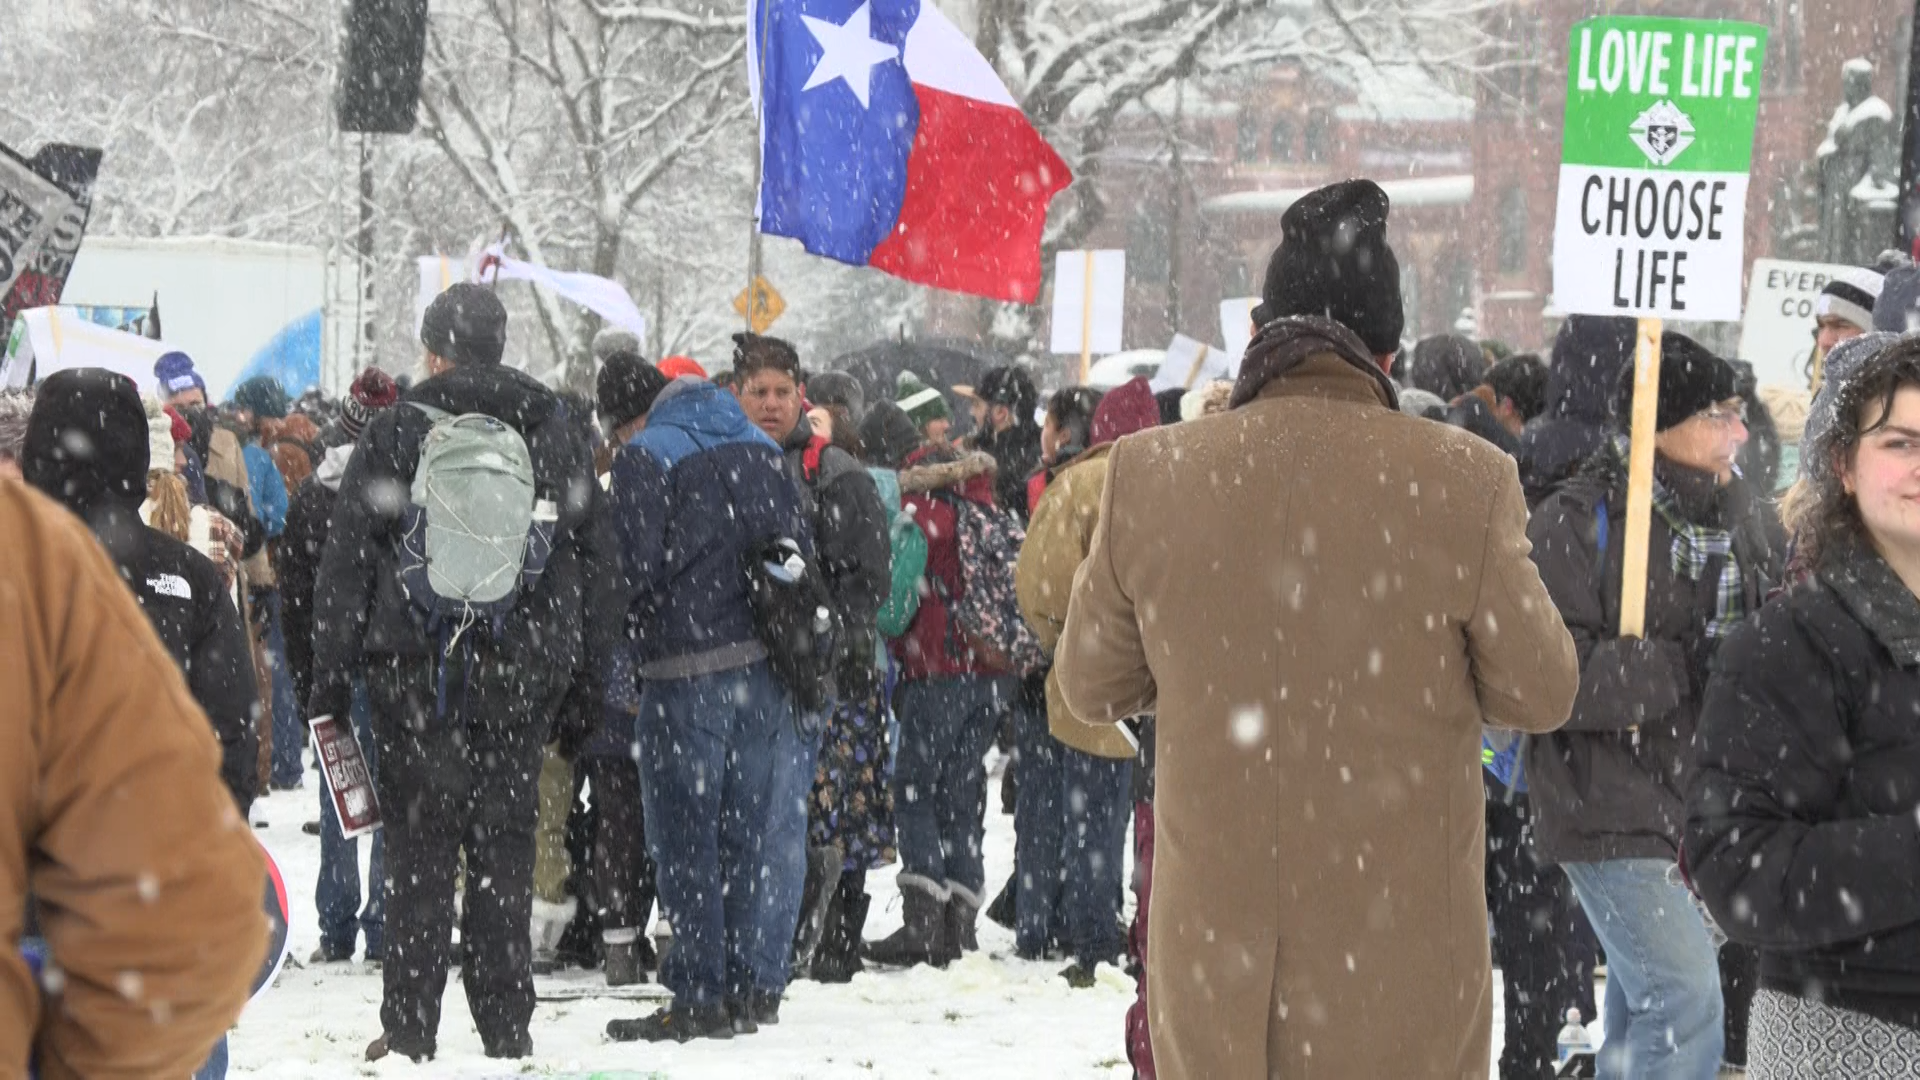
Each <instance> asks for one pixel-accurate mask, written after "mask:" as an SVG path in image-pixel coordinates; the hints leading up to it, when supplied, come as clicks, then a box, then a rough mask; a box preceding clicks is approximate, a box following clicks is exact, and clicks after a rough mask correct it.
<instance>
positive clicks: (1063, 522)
mask: <svg viewBox="0 0 1920 1080" xmlns="http://www.w3.org/2000/svg"><path fill="white" fill-rule="evenodd" d="M1112 449H1113V447H1112V445H1111V444H1109V445H1107V446H1100V447H1095V448H1094V449H1092V450H1089V451H1087V452H1086V453H1085V454H1082V455H1081V456H1080V457H1079V458H1078V459H1077V460H1075V461H1074V462H1073V463H1072V464H1070V465H1068V466H1067V468H1066V469H1065V470H1064V471H1063V472H1061V473H1060V475H1059V476H1058V477H1056V478H1055V479H1054V481H1053V483H1051V484H1049V485H1047V492H1046V494H1045V495H1042V496H1041V497H1040V505H1038V506H1036V507H1034V510H1033V522H1032V524H1030V525H1029V526H1027V542H1026V544H1025V545H1023V546H1022V547H1021V548H1020V561H1019V562H1017V563H1015V564H1014V567H1013V584H1014V588H1015V589H1016V590H1018V592H1019V594H1020V614H1021V615H1022V616H1023V617H1025V618H1026V620H1027V625H1029V626H1031V627H1033V633H1034V636H1035V637H1037V638H1039V639H1040V647H1041V648H1043V649H1045V650H1047V652H1049V653H1051V652H1053V650H1054V649H1055V648H1057V647H1058V645H1059V642H1060V632H1061V631H1062V630H1064V629H1065V628H1066V625H1067V600H1068V599H1069V598H1070V597H1071V596H1072V595H1073V572H1074V571H1075V570H1078V569H1080V564H1081V563H1082V562H1084V561H1085V560H1086V557H1087V548H1088V546H1089V545H1091V544H1092V543H1093V526H1094V523H1095V522H1097V521H1099V520H1100V496H1101V493H1102V492H1104V491H1105V490H1106V487H1107V453H1108V452H1109V451H1110V450H1112ZM1047 728H1048V730H1050V731H1052V732H1053V737H1054V738H1056V739H1059V740H1060V741H1061V742H1063V743H1066V744H1067V745H1068V746H1071V747H1073V748H1074V749H1075V750H1079V751H1082V752H1083V753H1088V754H1093V755H1094V756H1096V757H1104V758H1116V759H1120V760H1125V759H1127V758H1131V757H1133V747H1132V745H1130V744H1129V743H1128V742H1127V740H1126V738H1125V737H1123V736H1122V735H1121V734H1120V729H1119V728H1117V727H1115V726H1114V725H1112V724H1109V723H1098V724H1089V723H1087V722H1086V721H1084V720H1081V719H1079V718H1077V717H1075V716H1074V715H1073V713H1072V712H1071V711H1069V710H1068V709H1067V703H1066V701H1065V700H1064V699H1062V698H1061V696H1060V675H1059V672H1058V671H1050V672H1048V673H1047Z"/></svg>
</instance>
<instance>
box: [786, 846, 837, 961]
mask: <svg viewBox="0 0 1920 1080" xmlns="http://www.w3.org/2000/svg"><path fill="white" fill-rule="evenodd" d="M845 862H846V858H845V856H843V855H841V854H840V849H839V848H838V847H837V846H833V845H828V846H826V847H813V848H808V849H807V882H806V885H805V886H804V887H803V888H802V889H801V892H800V922H799V924H798V925H796V926H795V927H794V932H793V965H792V967H793V977H794V978H796V979H804V978H806V977H807V972H808V971H810V970H811V969H812V967H813V958H814V956H815V955H816V954H817V953H819V951H820V939H821V937H822V936H823V935H824V934H825V933H826V929H827V914H828V909H829V908H830V907H832V906H833V897H834V893H835V892H836V891H838V889H839V887H840V869H841V866H842V865H843V864H844V863H845Z"/></svg>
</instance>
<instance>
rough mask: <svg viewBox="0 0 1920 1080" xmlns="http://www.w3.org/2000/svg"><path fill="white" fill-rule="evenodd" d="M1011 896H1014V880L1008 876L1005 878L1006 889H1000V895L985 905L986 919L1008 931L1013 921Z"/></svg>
mask: <svg viewBox="0 0 1920 1080" xmlns="http://www.w3.org/2000/svg"><path fill="white" fill-rule="evenodd" d="M1013 894H1014V878H1013V877H1012V876H1011V875H1010V876H1008V878H1007V887H1006V888H1004V889H1001V890H1000V895H999V896H996V897H994V898H993V903H991V904H988V905H987V918H989V919H992V920H993V921H994V922H996V923H999V924H1000V925H1001V926H1004V927H1006V928H1007V929H1009V930H1011V929H1013V919H1014V896H1013Z"/></svg>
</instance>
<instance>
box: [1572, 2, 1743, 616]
mask: <svg viewBox="0 0 1920 1080" xmlns="http://www.w3.org/2000/svg"><path fill="white" fill-rule="evenodd" d="M1766 52H1767V31H1766V28H1765V27H1763V26H1759V25H1756V24H1753V23H1740V22H1728V21H1723V20H1705V19H1661V18H1645V17H1640V16H1612V15H1609V16H1603V17H1601V18H1596V19H1588V20H1586V21H1585V22H1581V23H1576V24H1574V27H1573V29H1572V31H1571V34H1570V37H1569V41H1568V49H1567V57H1568V63H1567V112H1566V122H1565V125H1564V131H1565V135H1564V137H1563V141H1562V144H1561V155H1560V195H1559V200H1558V205H1557V208H1556V212H1555V216H1554V230H1553V290H1554V300H1555V302H1556V303H1557V304H1558V305H1559V307H1560V309H1561V310H1563V311H1565V312H1567V313H1568V314H1572V315H1627V316H1633V317H1635V318H1638V319H1639V320H1640V328H1639V334H1638V338H1637V340H1638V342H1639V344H1638V347H1637V348H1636V349H1635V350H1634V378H1633V383H1634V396H1633V423H1632V427H1631V430H1630V436H1631V438H1632V443H1633V452H1632V455H1631V458H1630V461H1629V463H1628V479H1627V521H1626V536H1625V538H1624V540H1623V543H1624V544H1625V547H1624V549H1623V551H1622V554H1623V555H1624V556H1625V558H1626V565H1625V569H1624V574H1623V578H1622V581H1621V597H1620V635H1621V636H1622V637H1640V636H1642V634H1643V633H1644V631H1645V618H1646V596H1647V573H1646V572H1647V537H1648V532H1649V530H1650V528H1651V523H1652V516H1653V513H1652V506H1653V440H1654V435H1655V431H1656V418H1657V415H1658V398H1659V390H1660V333H1661V329H1662V327H1663V320H1665V319H1686V320H1693V321H1729V322H1738V321H1739V319H1740V276H1741V268H1742V266H1743V264H1744V261H1745V251H1744V248H1745V235H1746V207H1747V179H1748V173H1749V172H1750V171H1751V169H1752V165H1753V132H1754V127H1755V125H1756V124H1757V123H1758V121H1759V116H1760V62H1761V59H1762V58H1763V57H1764V56H1765V55H1766Z"/></svg>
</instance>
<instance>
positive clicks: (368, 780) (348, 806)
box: [308, 715, 380, 840]
mask: <svg viewBox="0 0 1920 1080" xmlns="http://www.w3.org/2000/svg"><path fill="white" fill-rule="evenodd" d="M308 726H309V727H311V728H312V729H313V746H314V753H315V754H316V755H318V757H319V758H320V775H321V777H323V778H324V782H325V783H326V785H327V794H328V796H329V797H331V798H332V799H333V810H334V813H336V814H338V815H339V817H340V835H341V836H343V837H345V838H347V839H348V840H351V839H353V838H354V837H356V836H360V835H362V834H364V833H370V832H372V831H373V830H375V829H377V828H379V827H380V800H379V798H378V797H377V796H376V795H375V794H374V790H373V773H372V771H371V770H369V769H368V768H367V758H366V755H365V754H363V753H361V751H360V743H359V742H358V741H357V740H355V739H354V737H353V728H352V726H351V725H349V724H347V723H346V722H345V721H343V720H342V719H341V718H339V717H337V716H331V715H328V716H316V717H314V718H313V719H312V720H310V721H308Z"/></svg>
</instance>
